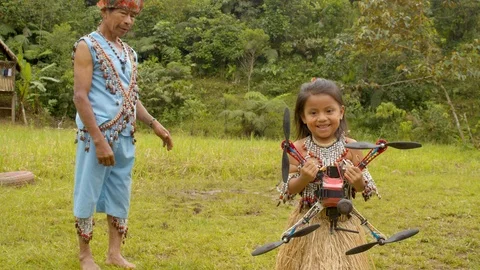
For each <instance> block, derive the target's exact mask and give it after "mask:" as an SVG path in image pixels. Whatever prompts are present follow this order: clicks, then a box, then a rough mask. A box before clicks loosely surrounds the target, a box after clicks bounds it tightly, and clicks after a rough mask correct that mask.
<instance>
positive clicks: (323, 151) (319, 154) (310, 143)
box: [303, 135, 348, 166]
mask: <svg viewBox="0 0 480 270" xmlns="http://www.w3.org/2000/svg"><path fill="white" fill-rule="evenodd" d="M303 149H304V150H305V151H306V152H307V156H308V157H311V158H315V159H317V161H318V164H319V165H320V166H323V165H325V166H333V165H335V163H336V162H340V161H341V160H342V159H343V158H344V157H345V156H346V155H347V153H348V148H345V138H344V137H343V136H342V137H341V138H340V139H339V140H337V141H335V142H334V143H333V144H332V145H330V146H327V147H322V146H320V145H318V144H317V143H315V142H314V139H313V138H312V136H311V135H310V136H308V137H307V138H306V139H305V142H304V143H303Z"/></svg>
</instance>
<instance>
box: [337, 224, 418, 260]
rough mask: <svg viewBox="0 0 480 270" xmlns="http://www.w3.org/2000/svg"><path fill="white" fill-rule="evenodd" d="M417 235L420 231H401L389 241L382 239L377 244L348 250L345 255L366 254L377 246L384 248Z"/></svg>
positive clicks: (372, 243)
mask: <svg viewBox="0 0 480 270" xmlns="http://www.w3.org/2000/svg"><path fill="white" fill-rule="evenodd" d="M417 233H418V229H410V230H405V231H401V232H399V233H396V234H394V235H392V236H391V237H390V238H388V239H387V240H383V239H382V238H380V239H379V240H378V241H377V242H371V243H367V244H364V245H361V246H358V247H354V248H352V249H350V250H348V251H347V252H345V254H346V255H353V254H357V253H361V252H364V251H367V250H369V249H371V248H372V247H374V246H375V245H377V244H379V245H381V246H383V245H385V244H388V243H393V242H398V241H401V240H404V239H406V238H409V237H411V236H414V235H415V234H417Z"/></svg>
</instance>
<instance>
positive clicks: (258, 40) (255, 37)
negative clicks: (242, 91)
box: [240, 29, 269, 91]
mask: <svg viewBox="0 0 480 270" xmlns="http://www.w3.org/2000/svg"><path fill="white" fill-rule="evenodd" d="M268 40H269V37H268V36H267V34H265V32H263V30H262V29H245V30H243V31H242V32H241V34H240V42H241V43H242V47H243V57H242V60H241V65H242V67H243V68H244V70H245V72H246V73H247V91H250V83H251V79H252V74H253V69H254V67H255V62H256V61H257V58H258V57H259V56H260V55H262V54H263V53H264V52H265V51H266V50H267V49H268V48H269V47H268V46H269V44H268Z"/></svg>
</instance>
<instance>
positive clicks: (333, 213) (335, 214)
mask: <svg viewBox="0 0 480 270" xmlns="http://www.w3.org/2000/svg"><path fill="white" fill-rule="evenodd" d="M326 211H327V213H326V214H327V217H328V219H329V220H330V234H333V231H342V232H350V233H359V232H358V231H355V230H350V229H345V228H341V227H338V226H337V224H338V218H339V217H340V216H341V213H340V212H339V211H338V208H337V207H328V208H327V210H326ZM347 216H348V218H350V217H351V216H350V214H348V215H347Z"/></svg>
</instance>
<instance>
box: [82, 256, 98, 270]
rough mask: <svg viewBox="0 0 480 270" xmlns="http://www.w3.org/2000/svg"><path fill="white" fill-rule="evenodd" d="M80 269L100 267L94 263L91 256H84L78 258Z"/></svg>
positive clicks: (87, 269) (89, 269)
mask: <svg viewBox="0 0 480 270" xmlns="http://www.w3.org/2000/svg"><path fill="white" fill-rule="evenodd" d="M80 269H82V270H100V267H99V266H98V265H97V264H96V263H95V261H94V260H93V257H85V258H81V259H80Z"/></svg>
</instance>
